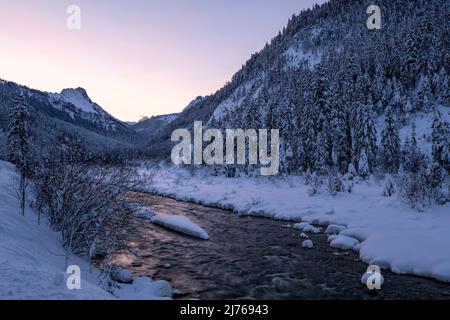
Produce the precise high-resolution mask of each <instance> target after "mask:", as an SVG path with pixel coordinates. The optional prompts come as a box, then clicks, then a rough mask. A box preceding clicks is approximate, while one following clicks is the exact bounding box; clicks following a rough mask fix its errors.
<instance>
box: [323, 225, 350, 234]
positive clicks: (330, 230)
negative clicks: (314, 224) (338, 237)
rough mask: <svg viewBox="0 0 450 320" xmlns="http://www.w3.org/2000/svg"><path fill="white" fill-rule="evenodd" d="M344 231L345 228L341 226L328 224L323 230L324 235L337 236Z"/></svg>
mask: <svg viewBox="0 0 450 320" xmlns="http://www.w3.org/2000/svg"><path fill="white" fill-rule="evenodd" d="M345 229H346V227H345V226H341V225H338V224H330V225H329V226H328V227H327V229H326V230H325V233H327V234H339V233H341V232H342V231H344V230H345Z"/></svg>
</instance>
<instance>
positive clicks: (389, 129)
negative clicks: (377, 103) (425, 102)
mask: <svg viewBox="0 0 450 320" xmlns="http://www.w3.org/2000/svg"><path fill="white" fill-rule="evenodd" d="M400 149H401V146H400V136H399V132H398V125H397V121H396V119H395V117H394V112H393V110H392V108H389V109H388V111H387V113H386V118H385V125H384V129H383V131H382V133H381V156H380V163H381V166H382V168H383V169H384V171H385V172H387V173H397V171H398V168H399V166H400Z"/></svg>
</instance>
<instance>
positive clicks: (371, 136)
mask: <svg viewBox="0 0 450 320" xmlns="http://www.w3.org/2000/svg"><path fill="white" fill-rule="evenodd" d="M355 112H356V121H355V127H354V134H353V135H354V152H355V159H358V164H357V170H358V172H361V170H360V164H359V161H363V162H362V164H361V165H362V166H363V167H364V168H362V171H363V172H365V171H368V172H369V173H372V170H373V168H374V167H375V165H376V152H377V131H376V128H375V124H374V121H373V114H372V111H371V110H370V107H369V106H366V105H362V104H360V103H357V104H356V110H355Z"/></svg>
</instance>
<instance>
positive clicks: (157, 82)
mask: <svg viewBox="0 0 450 320" xmlns="http://www.w3.org/2000/svg"><path fill="white" fill-rule="evenodd" d="M323 2H325V1H323V0H239V1H238V0H72V1H66V0H14V1H11V0H0V23H1V28H0V43H1V47H0V78H3V79H6V80H10V81H14V82H18V83H21V84H24V85H27V86H29V87H31V88H35V89H39V90H44V91H50V92H59V91H61V90H62V89H63V88H68V87H83V88H85V89H86V90H87V92H88V94H89V96H90V97H91V98H92V100H94V101H95V102H97V103H99V104H100V105H101V106H102V107H104V108H105V109H106V110H107V111H108V112H110V113H111V114H112V115H114V116H116V117H118V118H119V119H121V120H126V121H132V120H138V119H139V118H141V117H142V116H151V115H158V114H167V113H173V112H179V111H181V110H182V109H183V108H184V107H185V106H186V105H187V104H188V103H189V102H190V101H191V100H192V99H194V98H195V97H197V96H199V95H207V94H211V93H213V92H215V91H216V90H217V89H219V88H220V87H221V86H222V85H223V84H224V83H225V82H226V81H228V80H230V79H231V77H232V75H233V74H234V73H235V72H236V71H238V70H239V68H240V67H241V66H242V64H243V63H244V62H245V61H246V60H247V59H248V58H249V57H250V55H251V54H252V53H254V52H256V51H259V50H260V49H262V48H263V47H264V45H265V43H266V42H268V41H269V40H270V39H271V38H272V37H273V36H275V35H276V34H277V33H278V31H279V30H280V29H281V28H283V26H285V25H286V23H287V20H288V19H289V18H290V17H291V16H292V14H294V13H299V12H300V11H301V10H302V9H304V8H308V7H311V6H312V5H313V4H314V3H323ZM70 4H76V5H78V6H80V8H81V15H82V27H81V30H80V31H70V30H68V29H67V28H66V20H67V17H68V15H67V14H66V9H67V7H68V5H70Z"/></svg>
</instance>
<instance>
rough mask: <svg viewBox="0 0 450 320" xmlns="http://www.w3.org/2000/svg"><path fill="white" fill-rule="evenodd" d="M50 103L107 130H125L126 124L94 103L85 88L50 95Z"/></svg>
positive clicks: (65, 90) (72, 115)
mask: <svg viewBox="0 0 450 320" xmlns="http://www.w3.org/2000/svg"><path fill="white" fill-rule="evenodd" d="M48 96H49V99H50V103H51V104H52V105H53V107H54V108H56V109H58V110H61V111H64V112H66V113H68V114H69V115H70V116H71V117H72V118H75V117H76V116H78V117H80V118H82V119H84V120H88V121H90V122H92V123H93V124H95V125H97V126H100V127H101V128H103V129H106V130H112V131H117V130H120V129H124V128H125V127H126V124H125V123H123V122H122V121H120V120H118V119H116V118H114V117H113V116H111V115H110V114H109V113H107V112H106V111H105V110H103V109H102V108H101V107H100V106H99V105H98V104H96V103H95V102H93V101H92V100H91V98H90V97H89V96H88V94H87V92H86V90H85V89H83V88H76V89H71V88H70V89H63V90H62V91H61V93H48Z"/></svg>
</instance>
